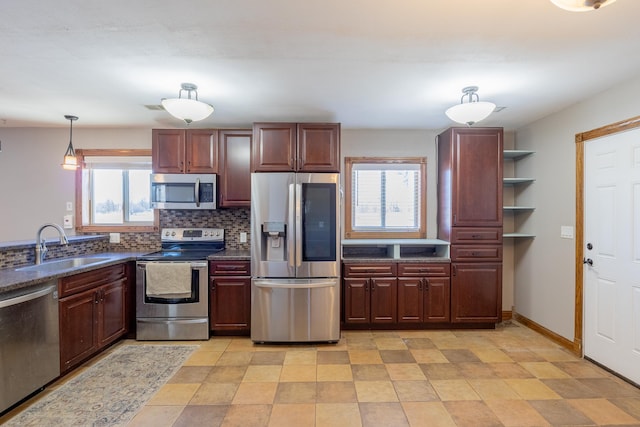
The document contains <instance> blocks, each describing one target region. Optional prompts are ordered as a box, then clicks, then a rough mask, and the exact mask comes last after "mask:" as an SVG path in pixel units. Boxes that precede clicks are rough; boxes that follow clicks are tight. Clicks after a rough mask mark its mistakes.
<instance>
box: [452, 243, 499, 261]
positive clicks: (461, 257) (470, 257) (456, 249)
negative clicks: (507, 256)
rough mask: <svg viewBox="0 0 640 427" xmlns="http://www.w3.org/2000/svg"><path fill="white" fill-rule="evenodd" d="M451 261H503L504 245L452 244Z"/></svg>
mask: <svg viewBox="0 0 640 427" xmlns="http://www.w3.org/2000/svg"><path fill="white" fill-rule="evenodd" d="M451 261H502V246H501V245H457V246H456V245H452V246H451Z"/></svg>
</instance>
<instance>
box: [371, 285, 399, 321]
mask: <svg viewBox="0 0 640 427" xmlns="http://www.w3.org/2000/svg"><path fill="white" fill-rule="evenodd" d="M370 288H371V290H370V294H371V295H370V296H371V323H395V322H396V321H397V319H398V279H396V278H387V277H385V278H375V279H370Z"/></svg>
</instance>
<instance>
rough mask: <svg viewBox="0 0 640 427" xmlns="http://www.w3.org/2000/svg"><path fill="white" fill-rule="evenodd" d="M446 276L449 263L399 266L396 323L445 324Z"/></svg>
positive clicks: (448, 295)
mask: <svg viewBox="0 0 640 427" xmlns="http://www.w3.org/2000/svg"><path fill="white" fill-rule="evenodd" d="M449 274H450V266H449V264H444V263H433V264H432V263H429V264H419V263H410V264H409V263H403V264H399V265H398V322H399V323H442V322H445V323H446V322H449V321H450V320H451V317H450V315H449V313H450V310H449V308H450V289H451V287H450V280H449Z"/></svg>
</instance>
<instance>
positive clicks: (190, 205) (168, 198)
mask: <svg viewBox="0 0 640 427" xmlns="http://www.w3.org/2000/svg"><path fill="white" fill-rule="evenodd" d="M151 207H152V208H154V209H215V208H216V175H215V174H177V173H176V174H173V173H154V174H151Z"/></svg>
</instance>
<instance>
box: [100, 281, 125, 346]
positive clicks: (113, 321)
mask: <svg viewBox="0 0 640 427" xmlns="http://www.w3.org/2000/svg"><path fill="white" fill-rule="evenodd" d="M126 283H127V279H120V280H118V281H117V282H113V283H110V284H108V285H104V286H101V287H100V288H99V289H98V290H97V291H96V292H98V295H99V297H100V304H99V305H98V307H99V308H98V310H99V313H98V325H99V327H98V345H99V346H100V347H103V346H105V345H107V344H109V343H111V342H113V341H115V340H116V339H118V338H120V337H121V336H122V335H124V333H125V331H126V321H125V320H126V316H125V315H126V312H125V306H126Z"/></svg>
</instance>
